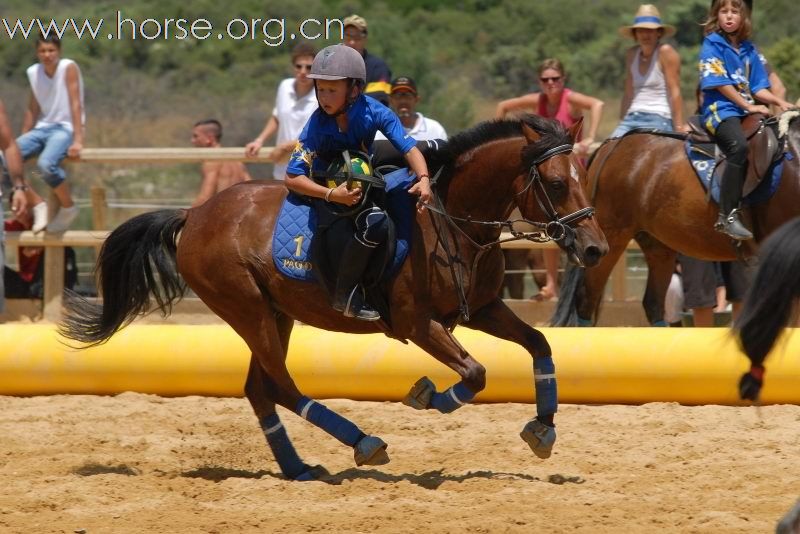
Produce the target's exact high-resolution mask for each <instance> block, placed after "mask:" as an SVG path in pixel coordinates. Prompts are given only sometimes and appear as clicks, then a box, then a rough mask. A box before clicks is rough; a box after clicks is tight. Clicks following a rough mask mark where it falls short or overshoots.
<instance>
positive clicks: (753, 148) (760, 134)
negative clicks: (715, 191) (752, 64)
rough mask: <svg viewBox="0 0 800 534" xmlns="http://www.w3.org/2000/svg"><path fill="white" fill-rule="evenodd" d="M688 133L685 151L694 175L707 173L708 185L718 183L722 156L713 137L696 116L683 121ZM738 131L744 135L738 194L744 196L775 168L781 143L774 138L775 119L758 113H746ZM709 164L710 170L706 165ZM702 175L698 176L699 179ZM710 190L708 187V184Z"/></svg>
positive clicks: (722, 163) (779, 156)
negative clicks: (744, 168)
mask: <svg viewBox="0 0 800 534" xmlns="http://www.w3.org/2000/svg"><path fill="white" fill-rule="evenodd" d="M687 122H688V124H689V127H690V128H691V132H690V133H689V136H688V138H687V153H688V155H689V159H690V161H692V165H693V166H694V168H695V170H696V171H697V172H698V174H701V173H703V174H711V178H710V181H711V183H712V184H719V183H720V179H721V176H722V173H723V171H724V169H725V157H724V155H723V154H722V153H721V152H720V151H719V149H718V147H717V145H716V143H715V142H714V140H713V138H712V137H711V136H710V135H709V133H708V131H707V130H706V129H705V127H704V126H703V124H702V122H701V119H700V117H699V116H697V115H695V116H692V117H689V120H688V121H687ZM742 130H743V131H744V134H745V136H746V137H747V151H748V152H747V174H746V175H745V183H744V190H743V192H742V196H743V197H746V196H747V195H749V194H750V193H752V192H753V191H755V190H756V188H758V186H759V184H760V183H761V181H762V180H763V179H764V178H765V177H766V176H768V175H771V171H772V170H773V169H774V167H775V163H777V162H778V161H779V160H780V159H781V157H782V154H783V143H782V142H781V141H779V140H778V119H777V118H775V117H768V116H766V115H763V114H761V113H754V114H752V115H747V116H746V117H745V118H744V119H743V120H742ZM708 164H711V165H712V168H713V171H712V173H707V169H706V166H707V165H708ZM702 178H703V177H702V176H701V179H702ZM709 190H711V187H709Z"/></svg>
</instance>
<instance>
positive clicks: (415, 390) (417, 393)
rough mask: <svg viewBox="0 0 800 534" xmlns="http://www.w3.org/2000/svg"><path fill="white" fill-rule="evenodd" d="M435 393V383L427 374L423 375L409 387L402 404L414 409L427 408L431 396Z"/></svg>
mask: <svg viewBox="0 0 800 534" xmlns="http://www.w3.org/2000/svg"><path fill="white" fill-rule="evenodd" d="M434 393H436V384H434V383H433V382H431V379H430V378H428V377H427V376H423V377H422V378H420V379H419V380H417V383H416V384H414V385H413V386H412V387H411V391H409V392H408V393H407V394H406V396H405V397H404V398H403V404H405V405H406V406H411V407H412V408H414V409H415V410H427V409H428V408H429V407H430V405H431V397H433V394H434Z"/></svg>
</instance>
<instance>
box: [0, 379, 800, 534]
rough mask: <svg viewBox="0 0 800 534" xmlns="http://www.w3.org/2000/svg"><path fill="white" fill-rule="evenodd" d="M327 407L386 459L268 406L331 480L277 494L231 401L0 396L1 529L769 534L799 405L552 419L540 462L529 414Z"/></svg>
mask: <svg viewBox="0 0 800 534" xmlns="http://www.w3.org/2000/svg"><path fill="white" fill-rule="evenodd" d="M326 404H328V405H329V406H330V407H331V408H334V409H336V410H338V411H339V412H340V413H341V414H343V415H345V416H346V417H349V418H351V419H352V420H353V421H354V422H356V423H357V424H358V425H359V426H361V428H362V429H364V430H365V431H367V432H369V433H372V434H375V435H378V436H380V437H382V438H383V439H384V440H385V441H386V442H387V443H388V444H389V455H390V457H391V459H392V461H391V463H389V464H388V465H385V466H380V467H366V468H356V467H355V464H354V463H353V457H352V451H351V449H349V448H348V447H345V446H344V445H341V444H340V443H339V442H337V441H335V440H334V439H333V438H331V437H329V436H328V435H327V434H324V433H323V432H322V431H320V430H318V429H316V428H314V427H312V426H311V425H310V424H309V423H306V422H305V421H302V420H300V419H299V418H298V417H296V416H294V415H291V414H287V413H286V412H285V411H284V412H281V415H282V417H283V420H284V423H285V424H286V426H287V428H288V431H289V434H290V436H291V437H292V438H293V439H294V441H295V445H296V446H297V448H298V451H299V452H300V454H301V456H302V457H303V458H304V459H305V460H306V461H307V462H309V463H321V464H323V465H325V467H327V469H328V470H329V471H330V472H331V477H330V479H329V480H328V483H323V482H313V483H296V482H288V481H286V480H284V479H282V477H281V476H280V475H279V474H278V468H277V465H276V464H275V462H274V460H273V459H272V456H271V454H270V453H269V451H268V449H267V447H266V444H265V441H264V438H263V436H262V435H261V433H260V431H259V429H258V425H257V422H256V420H255V417H254V416H253V414H252V412H251V410H250V406H249V404H248V403H247V401H246V400H244V399H238V398H227V399H218V398H200V397H185V398H175V399H167V398H162V397H157V396H151V395H140V394H134V393H125V394H122V395H119V396H116V397H97V396H52V397H33V398H15V397H0V436H2V437H0V532H13V533H16V532H20V533H23V532H24V533H34V532H35V533H38V532H66V533H72V532H81V529H85V531H86V532H87V533H88V534H94V533H101V532H102V533H105V532H108V533H112V532H113V533H128V532H131V533H132V532H137V533H140V532H159V533H161V532H180V533H183V532H208V533H220V534H222V533H228V532H257V531H258V532H312V531H316V532H376V531H380V532H412V531H435V532H454V533H455V532H457V533H463V532H571V533H572V532H587V533H588V532H592V533H597V532H609V533H610V532H614V533H625V532H659V533H666V532H680V533H686V532H714V533H721V532H772V531H774V525H775V523H776V521H777V518H779V517H780V516H781V515H783V514H784V513H785V512H786V511H787V510H788V509H789V508H790V507H791V505H792V503H794V501H795V500H796V499H797V497H798V496H799V495H800V478H798V476H797V474H798V465H800V407H798V406H768V407H764V408H761V409H760V411H759V410H757V409H756V408H734V407H721V406H701V407H684V406H679V405H676V404H664V403H657V404H648V405H644V406H575V405H567V406H562V407H561V410H560V413H559V415H558V418H557V423H558V432H559V440H558V442H557V444H556V449H555V452H554V454H553V456H552V457H551V458H550V459H549V460H540V459H538V458H536V457H535V456H534V455H533V454H532V453H531V451H530V450H529V449H528V447H527V445H525V443H524V442H523V441H522V440H521V439H520V438H519V437H518V433H519V431H520V430H521V428H522V426H523V425H524V423H525V421H526V420H527V419H528V418H529V417H530V416H531V414H532V413H533V412H534V407H533V406H530V405H523V404H494V405H476V406H466V407H464V408H463V409H461V410H459V411H457V412H455V413H454V414H451V415H448V416H444V415H440V414H436V413H430V412H424V413H423V412H417V411H414V410H412V409H410V408H408V407H405V406H403V405H401V404H398V403H374V402H353V401H346V400H330V401H327V402H326Z"/></svg>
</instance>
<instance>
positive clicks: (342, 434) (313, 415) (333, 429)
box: [294, 397, 364, 447]
mask: <svg viewBox="0 0 800 534" xmlns="http://www.w3.org/2000/svg"><path fill="white" fill-rule="evenodd" d="M294 411H295V413H297V415H299V416H300V417H302V418H303V419H305V420H306V421H309V422H311V423H313V424H315V425H316V426H318V427H320V428H321V429H322V430H324V431H325V432H327V433H328V434H330V435H331V436H333V437H334V438H336V439H338V440H339V441H341V442H342V443H344V444H345V445H350V446H351V447H353V446H355V444H356V443H357V442H358V440H359V439H361V438H362V437H363V435H364V433H363V432H361V430H360V429H359V428H358V427H357V426H356V425H354V424H353V423H351V422H350V421H348V420H347V419H345V418H344V417H342V416H341V415H339V414H337V413H336V412H333V411H331V410H330V409H328V408H327V407H325V406H324V405H322V404H320V403H318V402H317V401H315V400H312V399H309V398H308V397H300V400H299V401H298V402H297V407H295V410H294Z"/></svg>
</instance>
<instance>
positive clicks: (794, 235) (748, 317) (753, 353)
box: [734, 217, 800, 366]
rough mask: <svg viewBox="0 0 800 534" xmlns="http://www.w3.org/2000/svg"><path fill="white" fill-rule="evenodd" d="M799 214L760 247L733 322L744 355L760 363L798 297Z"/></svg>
mask: <svg viewBox="0 0 800 534" xmlns="http://www.w3.org/2000/svg"><path fill="white" fill-rule="evenodd" d="M798 272H800V217H798V218H795V219H792V220H791V221H790V222H788V223H786V224H784V225H783V226H782V227H780V228H779V229H778V230H777V231H776V232H775V233H774V234H773V235H771V236H770V237H769V239H767V240H766V241H765V242H764V244H763V245H762V247H761V254H760V261H759V267H758V271H757V272H756V275H755V278H754V280H753V283H752V284H751V286H750V289H749V290H748V292H747V296H746V297H745V300H744V305H743V306H742V312H741V314H740V315H739V317H738V318H737V319H736V321H735V323H734V329H735V330H736V331H737V333H738V336H739V339H740V341H741V343H742V348H743V349H744V352H745V354H747V357H748V358H750V361H751V362H752V364H753V365H756V366H760V365H761V364H762V363H763V362H764V359H765V358H766V357H767V354H769V351H770V350H771V349H772V346H773V345H774V344H775V341H776V339H777V338H778V336H779V335H780V333H781V331H782V330H783V328H784V327H786V326H787V324H789V321H790V320H792V319H793V316H794V315H795V313H796V312H795V310H796V307H795V305H796V299H797V298H798V297H800V278H798V276H797V273H798Z"/></svg>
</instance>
